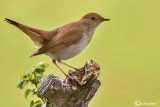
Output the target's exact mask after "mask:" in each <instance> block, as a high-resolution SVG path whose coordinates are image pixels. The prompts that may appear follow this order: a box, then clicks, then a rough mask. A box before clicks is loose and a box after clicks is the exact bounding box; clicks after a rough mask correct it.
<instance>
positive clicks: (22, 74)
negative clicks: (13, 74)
mask: <svg viewBox="0 0 160 107" xmlns="http://www.w3.org/2000/svg"><path fill="white" fill-rule="evenodd" d="M25 74H26V72H22V73H20V79H21V81H22V80H23V76H24V75H25Z"/></svg>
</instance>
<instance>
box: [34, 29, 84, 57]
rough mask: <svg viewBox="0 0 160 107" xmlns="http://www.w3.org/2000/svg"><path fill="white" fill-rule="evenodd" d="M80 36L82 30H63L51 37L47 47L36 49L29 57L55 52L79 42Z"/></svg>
mask: <svg viewBox="0 0 160 107" xmlns="http://www.w3.org/2000/svg"><path fill="white" fill-rule="evenodd" d="M82 34H83V29H82V28H81V27H71V28H68V29H65V30H63V31H62V32H60V33H59V34H58V35H57V36H55V37H53V38H52V40H51V41H50V42H49V43H48V44H47V45H45V46H44V47H42V48H40V49H38V50H37V51H36V52H35V53H33V54H32V55H31V56H35V55H39V54H43V53H48V52H55V51H57V50H60V49H63V48H65V47H67V46H70V45H73V44H75V43H77V42H79V41H80V40H81V38H82Z"/></svg>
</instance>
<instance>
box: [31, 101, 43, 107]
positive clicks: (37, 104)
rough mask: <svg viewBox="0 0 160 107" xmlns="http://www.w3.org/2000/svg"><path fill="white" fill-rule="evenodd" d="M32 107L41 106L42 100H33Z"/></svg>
mask: <svg viewBox="0 0 160 107" xmlns="http://www.w3.org/2000/svg"><path fill="white" fill-rule="evenodd" d="M33 107H42V102H41V100H38V101H36V102H34V105H33Z"/></svg>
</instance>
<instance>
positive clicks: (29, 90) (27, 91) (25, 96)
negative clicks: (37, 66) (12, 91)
mask: <svg viewBox="0 0 160 107" xmlns="http://www.w3.org/2000/svg"><path fill="white" fill-rule="evenodd" d="M30 92H31V89H27V90H26V91H25V93H24V98H26V99H27V97H28V95H29V93H30Z"/></svg>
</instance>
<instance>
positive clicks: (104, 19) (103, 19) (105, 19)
mask: <svg viewBox="0 0 160 107" xmlns="http://www.w3.org/2000/svg"><path fill="white" fill-rule="evenodd" d="M109 20H110V19H107V18H102V21H109Z"/></svg>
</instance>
